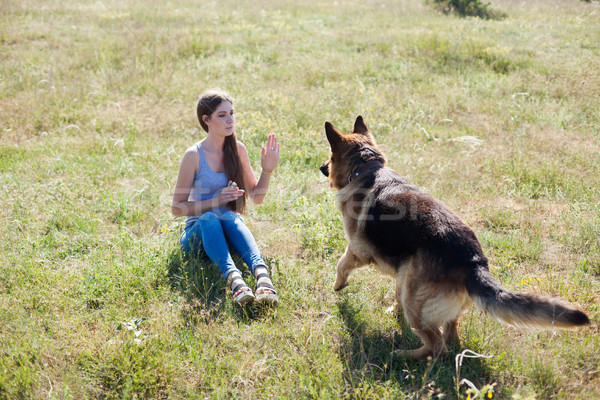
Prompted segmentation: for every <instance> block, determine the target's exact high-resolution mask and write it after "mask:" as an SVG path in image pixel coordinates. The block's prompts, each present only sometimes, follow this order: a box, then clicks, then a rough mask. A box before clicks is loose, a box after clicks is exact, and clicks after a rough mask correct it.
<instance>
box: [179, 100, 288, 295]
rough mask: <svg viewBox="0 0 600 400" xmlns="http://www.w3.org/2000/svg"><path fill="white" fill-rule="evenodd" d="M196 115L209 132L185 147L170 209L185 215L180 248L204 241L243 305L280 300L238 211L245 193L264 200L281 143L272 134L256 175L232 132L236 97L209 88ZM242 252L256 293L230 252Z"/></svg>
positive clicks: (191, 249) (195, 248)
mask: <svg viewBox="0 0 600 400" xmlns="http://www.w3.org/2000/svg"><path fill="white" fill-rule="evenodd" d="M197 114H198V120H199V121H200V125H201V126H202V129H204V130H205V131H206V132H207V134H206V137H205V138H204V139H203V140H202V141H200V142H199V143H197V144H195V145H193V146H191V147H190V148H188V149H187V150H186V151H185V154H184V155H183V159H182V160H181V166H180V167H179V175H178V176H177V184H176V186H175V192H174V194H173V203H172V206H171V207H172V212H173V215H175V216H187V219H186V224H185V229H184V232H183V234H182V235H181V239H180V244H181V249H182V251H183V252H185V253H190V252H191V253H197V252H198V251H199V250H201V246H202V247H203V248H204V250H205V251H206V254H207V255H208V257H209V258H210V259H211V260H212V262H214V263H215V264H216V265H217V266H218V267H219V270H220V271H221V274H222V276H223V279H225V280H226V281H227V282H228V284H229V285H230V286H231V290H232V292H233V298H234V300H235V301H236V302H237V303H238V304H239V305H245V304H249V303H252V302H253V301H254V300H255V299H256V301H257V302H259V303H262V304H266V305H276V304H277V300H278V299H277V293H276V291H275V289H274V288H273V283H272V282H271V278H270V275H269V272H268V270H267V267H266V265H265V262H264V261H263V259H262V256H261V254H260V251H259V250H258V247H257V245H256V241H255V240H254V237H253V236H252V233H250V230H249V229H248V228H247V227H246V225H245V224H244V222H243V221H242V219H241V218H240V215H239V214H240V213H243V212H244V209H245V206H246V196H248V195H249V196H250V199H251V200H252V201H253V202H254V203H256V204H260V203H261V202H262V201H263V198H264V197H265V195H266V193H267V188H268V186H269V179H270V177H271V173H272V172H273V170H274V169H275V166H276V165H277V162H278V161H279V144H277V138H276V137H275V135H269V137H268V139H267V147H266V149H265V148H263V149H262V154H261V160H260V162H261V166H262V172H261V175H260V179H259V180H258V181H257V180H256V177H255V176H254V173H253V172H252V168H251V167H250V159H249V158H248V152H247V151H246V147H244V145H243V144H242V143H241V142H238V141H237V140H236V136H235V133H234V115H233V114H234V110H233V100H232V99H231V97H230V96H229V95H228V94H227V93H225V92H222V91H218V90H210V91H207V92H205V93H203V94H202V95H201V96H200V100H199V101H198V108H197ZM228 245H230V246H231V247H232V249H233V250H234V251H235V252H236V253H237V254H239V255H240V256H241V257H242V259H243V260H244V262H245V263H246V264H247V265H248V267H249V268H250V271H251V272H252V274H253V275H254V276H255V277H256V282H257V283H256V298H255V296H254V294H252V290H251V289H250V288H249V287H248V285H247V284H246V283H245V282H244V280H243V279H242V275H241V273H240V271H239V270H238V269H237V268H236V266H235V264H234V262H233V259H232V258H231V253H230V251H229V247H228Z"/></svg>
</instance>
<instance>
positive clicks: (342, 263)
mask: <svg viewBox="0 0 600 400" xmlns="http://www.w3.org/2000/svg"><path fill="white" fill-rule="evenodd" d="M364 265H366V263H365V262H364V261H361V259H360V258H358V257H357V256H356V255H355V254H354V253H353V252H352V250H350V246H348V247H346V251H345V252H344V255H343V256H342V257H341V258H340V260H339V261H338V263H337V277H336V279H335V282H334V284H333V290H335V291H336V292H337V291H339V290H342V289H343V288H345V287H346V285H348V277H349V276H350V273H351V272H352V271H353V270H355V269H357V268H360V267H362V266H364Z"/></svg>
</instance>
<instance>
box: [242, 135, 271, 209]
mask: <svg viewBox="0 0 600 400" xmlns="http://www.w3.org/2000/svg"><path fill="white" fill-rule="evenodd" d="M238 153H239V156H240V160H241V162H242V167H243V168H244V183H245V186H246V190H247V191H248V196H249V197H250V199H251V200H252V201H253V202H254V203H256V204H260V203H262V201H263V199H264V198H265V195H266V194H267V190H268V188H269V181H270V179H271V173H272V172H273V170H274V169H275V167H276V166H277V163H278V161H279V144H278V143H277V138H276V137H275V135H269V137H268V139H267V148H266V149H265V148H264V147H263V148H262V150H261V159H260V163H261V167H262V172H261V174H260V177H259V179H258V181H257V180H256V177H255V176H254V173H253V172H252V167H251V166H250V159H249V157H248V151H247V150H246V147H245V146H244V145H243V144H242V143H240V142H238Z"/></svg>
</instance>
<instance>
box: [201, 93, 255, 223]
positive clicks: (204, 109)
mask: <svg viewBox="0 0 600 400" xmlns="http://www.w3.org/2000/svg"><path fill="white" fill-rule="evenodd" d="M224 101H228V102H230V103H231V104H233V98H232V97H231V96H230V95H229V93H227V92H224V91H222V90H217V89H212V90H208V91H206V92H204V93H202V94H201V95H200V99H199V100H198V106H197V108H196V114H197V115H198V121H200V126H201V127H202V129H204V131H205V132H208V126H207V125H206V123H205V122H204V121H203V120H202V117H203V116H204V115H208V117H209V118H210V117H211V116H212V114H213V112H214V111H215V110H216V109H217V108H218V107H219V106H220V105H221V103H223V102H224ZM223 164H224V167H225V176H227V179H228V180H230V181H232V182H235V183H236V184H237V185H238V187H239V188H240V189H242V190H244V189H245V185H244V174H243V172H242V161H241V160H240V156H239V154H238V146H237V138H236V136H235V132H234V133H232V134H231V135H230V136H227V137H226V138H225V143H223ZM246 197H247V194H246V191H245V190H244V195H243V196H241V197H240V198H238V199H237V200H236V201H231V202H229V203H227V207H228V208H229V209H230V210H232V211H235V212H238V213H243V212H244V211H245V210H246Z"/></svg>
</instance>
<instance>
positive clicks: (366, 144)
mask: <svg viewBox="0 0 600 400" xmlns="http://www.w3.org/2000/svg"><path fill="white" fill-rule="evenodd" d="M325 133H326V134H327V140H328V141H329V145H330V146H331V154H330V157H329V160H327V161H325V162H324V163H323V165H321V167H320V168H319V169H320V170H321V172H322V173H323V175H325V176H326V177H328V178H329V182H330V183H331V186H332V187H335V188H337V189H341V188H343V187H344V186H346V185H347V184H348V182H349V177H350V175H351V174H352V173H353V172H354V171H356V170H357V169H358V168H359V167H360V166H361V165H362V164H365V163H367V162H369V161H373V160H376V161H380V162H381V163H382V164H384V163H385V158H384V156H383V154H382V153H381V151H380V150H379V149H378V148H377V144H376V143H375V138H374V137H373V135H372V134H371V132H370V131H369V128H367V125H366V124H365V121H364V120H363V117H362V116H360V115H359V116H358V117H356V121H355V122H354V129H353V130H352V132H351V133H349V134H347V135H343V134H342V133H341V132H340V131H338V130H337V129H336V128H335V127H334V126H333V125H332V124H331V122H329V121H327V122H325Z"/></svg>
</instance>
